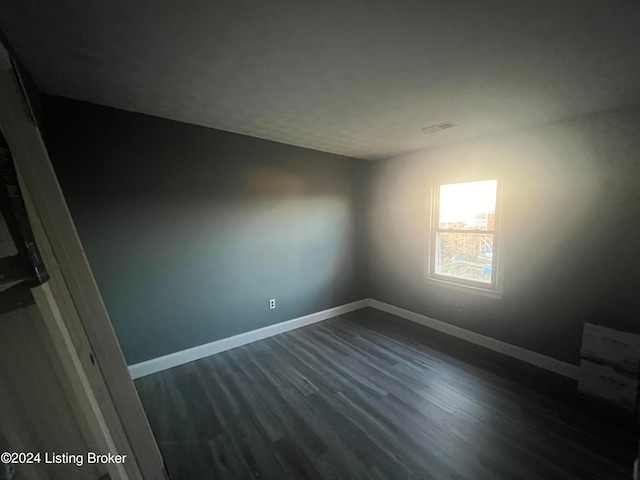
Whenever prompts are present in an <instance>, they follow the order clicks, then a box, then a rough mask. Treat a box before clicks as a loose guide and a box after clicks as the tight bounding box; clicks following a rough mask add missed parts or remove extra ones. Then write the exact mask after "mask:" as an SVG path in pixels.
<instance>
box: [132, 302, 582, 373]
mask: <svg viewBox="0 0 640 480" xmlns="http://www.w3.org/2000/svg"><path fill="white" fill-rule="evenodd" d="M365 307H372V308H376V309H378V310H381V311H383V312H387V313H390V314H392V315H395V316H397V317H400V318H404V319H405V320H409V321H411V322H414V323H418V324H420V325H423V326H425V327H428V328H432V329H434V330H437V331H439V332H442V333H446V334H447V335H451V336H452V337H456V338H459V339H461V340H465V341H467V342H469V343H473V344H475V345H479V346H481V347H484V348H487V349H489V350H492V351H494V352H498V353H501V354H503V355H507V356H509V357H511V358H515V359H516V360H520V361H523V362H526V363H529V364H531V365H534V366H536V367H539V368H543V369H545V370H548V371H550V372H554V373H557V374H559V375H562V376H564V377H568V378H571V379H574V380H577V379H578V376H579V373H580V367H578V366H577V365H573V364H571V363H567V362H563V361H562V360H558V359H556V358H553V357H548V356H546V355H542V354H541V353H536V352H532V351H531V350H527V349H525V348H522V347H518V346H516V345H511V344H510V343H506V342H503V341H501V340H496V339H495V338H491V337H487V336H485V335H482V334H479V333H476V332H472V331H469V330H465V329H464V328H460V327H456V326H455V325H451V324H449V323H445V322H442V321H440V320H436V319H434V318H431V317H427V316H426V315H421V314H419V313H415V312H411V311H409V310H405V309H404V308H400V307H396V306H394V305H390V304H388V303H384V302H380V301H378V300H374V299H372V298H367V299H364V300H358V301H357V302H352V303H347V304H345V305H340V306H338V307H334V308H329V309H327V310H323V311H321V312H316V313H312V314H310V315H305V316H304V317H299V318H294V319H292V320H287V321H286V322H281V323H276V324H275V325H269V326H267V327H263V328H259V329H257V330H252V331H250V332H246V333H241V334H239V335H234V336H233V337H228V338H223V339H221V340H216V341H214V342H210V343H205V344H204V345H199V346H197V347H193V348H189V349H187V350H182V351H180V352H175V353H171V354H169V355H165V356H162V357H158V358H153V359H151V360H147V361H145V362H141V363H136V364H135V365H131V366H130V367H129V373H130V374H131V377H133V378H134V379H136V378H140V377H145V376H147V375H151V374H153V373H157V372H161V371H162V370H167V369H169V368H173V367H177V366H178V365H183V364H185V363H189V362H192V361H194V360H198V359H200V358H204V357H208V356H209V355H214V354H216V353H220V352H224V351H225V350H231V349H232V348H236V347H240V346H242V345H246V344H247V343H251V342H256V341H258V340H262V339H264V338H268V337H272V336H274V335H278V334H279V333H284V332H288V331H290V330H295V329H296V328H300V327H304V326H306V325H311V324H312V323H316V322H321V321H322V320H327V319H329V318H332V317H336V316H338V315H342V314H344V313H348V312H352V311H354V310H359V309H361V308H365Z"/></svg>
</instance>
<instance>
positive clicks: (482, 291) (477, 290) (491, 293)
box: [423, 277, 502, 299]
mask: <svg viewBox="0 0 640 480" xmlns="http://www.w3.org/2000/svg"><path fill="white" fill-rule="evenodd" d="M423 281H424V283H426V284H427V285H435V286H438V287H444V288H450V289H452V290H458V291H461V292H465V293H472V294H474V295H481V296H483V297H488V298H497V299H501V298H502V291H499V290H492V289H489V288H482V287H473V286H471V285H461V284H459V283H454V282H447V281H446V280H440V279H436V278H429V277H425V278H423Z"/></svg>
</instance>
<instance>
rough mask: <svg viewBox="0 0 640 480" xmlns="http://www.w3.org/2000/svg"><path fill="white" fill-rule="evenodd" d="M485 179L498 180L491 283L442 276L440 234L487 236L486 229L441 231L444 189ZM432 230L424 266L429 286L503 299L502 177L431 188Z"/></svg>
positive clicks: (430, 229)
mask: <svg viewBox="0 0 640 480" xmlns="http://www.w3.org/2000/svg"><path fill="white" fill-rule="evenodd" d="M485 180H496V181H497V188H496V208H495V220H494V229H493V231H490V232H489V233H491V234H492V235H493V253H492V262H491V283H490V284H489V283H484V282H476V281H473V280H467V279H463V278H455V277H451V276H448V275H440V274H437V273H436V272H435V268H436V258H435V254H436V248H437V247H436V235H437V233H438V232H447V231H448V232H452V233H472V234H473V233H477V234H482V233H486V232H487V231H486V230H480V229H476V230H469V229H465V230H460V229H451V228H440V226H439V220H440V219H439V215H440V187H441V186H443V185H450V184H456V183H467V182H481V181H485ZM429 205H430V208H429V212H430V214H429V228H428V240H427V242H426V244H427V245H426V252H425V266H424V281H425V283H427V284H431V285H438V286H441V287H445V288H450V289H455V290H459V291H463V292H467V293H474V294H478V295H483V296H486V297H491V298H502V295H503V285H504V270H503V265H504V262H503V259H504V244H503V242H502V235H501V227H502V180H501V179H500V178H498V177H495V176H494V177H489V178H472V179H469V178H464V179H449V180H447V181H440V182H438V183H437V184H434V185H432V186H431V197H430V202H429Z"/></svg>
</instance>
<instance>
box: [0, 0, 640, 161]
mask: <svg viewBox="0 0 640 480" xmlns="http://www.w3.org/2000/svg"><path fill="white" fill-rule="evenodd" d="M0 31H1V32H2V33H3V35H4V37H5V38H6V39H7V41H8V43H9V44H10V46H11V48H12V49H13V50H14V51H15V53H16V54H17V56H18V58H19V59H20V60H21V61H22V63H23V64H24V65H25V66H26V68H27V70H28V71H29V72H30V73H31V74H32V76H33V78H34V80H35V82H36V84H37V85H38V87H39V88H40V89H41V90H42V91H43V92H45V93H49V94H55V95H62V96H66V97H71V98H76V99H80V100H86V101H89V102H94V103H99V104H103V105H109V106H113V107H118V108H123V109H126V110H132V111H136V112H143V113H147V114H150V115H156V116H160V117H166V118H172V119H176V120H180V121H184V122H188V123H194V124H198V125H205V126H209V127H214V128H218V129H222V130H227V131H231V132H237V133H242V134H246V135H251V136H255V137H260V138H266V139H270V140H276V141H279V142H284V143H288V144H293V145H300V146H304V147H309V148H313V149H317V150H323V151H327V152H333V153H339V154H343V155H349V156H353V157H358V158H365V159H379V158H386V157H390V156H394V155H398V154H402V153H406V152H409V151H413V150H417V149H420V148H425V147H428V146H431V145H434V144H438V143H443V142H450V141H455V140H461V139H464V138H470V137H473V136H479V135H484V134H488V133H494V132H499V131H506V130H511V129H514V128H518V127H522V126H525V125H531V124H538V123H543V122H548V121H552V120H556V119H559V118H563V117H567V116H572V115H577V114H581V113H586V112H590V111H596V110H602V109H605V108H609V107H613V106H617V105H622V104H629V103H635V102H638V101H640V2H638V1H636V0H606V1H605V0H530V1H523V0H516V1H514V0H482V1H479V0H468V1H461V0H446V1H439V0H430V1H426V0H422V1H409V0H395V1H394V0H388V1H383V0H377V1H376V0H348V1H346V0H344V1H338V0H268V1H260V0H228V1H198V0H192V1H186V2H176V1H151V0H136V1H124V0H113V1H104V0H58V1H51V0H0ZM444 120H452V121H453V122H455V123H457V124H459V125H460V126H459V127H457V128H455V129H451V130H448V131H444V132H441V133H437V134H435V135H432V136H428V135H425V134H424V133H422V132H421V131H420V129H421V128H422V127H425V126H427V125H430V124H433V123H436V122H440V121H444Z"/></svg>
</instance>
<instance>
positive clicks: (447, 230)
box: [433, 180, 498, 284]
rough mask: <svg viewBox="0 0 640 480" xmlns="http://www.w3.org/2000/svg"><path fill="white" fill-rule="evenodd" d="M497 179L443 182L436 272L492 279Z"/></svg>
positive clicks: (435, 262)
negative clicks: (444, 183)
mask: <svg viewBox="0 0 640 480" xmlns="http://www.w3.org/2000/svg"><path fill="white" fill-rule="evenodd" d="M497 184H498V182H497V180H486V181H481V182H467V183H454V184H448V185H441V186H440V188H439V192H438V208H437V212H436V213H437V219H436V222H435V227H436V228H435V245H434V247H435V248H434V249H433V260H434V266H435V268H434V273H435V274H437V275H445V276H449V277H454V278H460V279H465V280H471V281H474V282H481V283H488V284H490V283H491V282H492V275H493V265H494V262H493V257H494V235H495V215H496V196H497Z"/></svg>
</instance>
